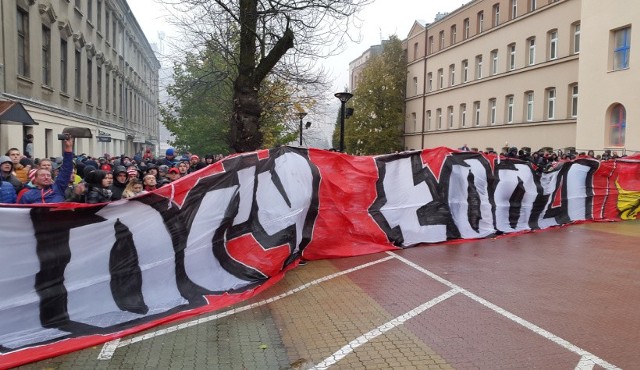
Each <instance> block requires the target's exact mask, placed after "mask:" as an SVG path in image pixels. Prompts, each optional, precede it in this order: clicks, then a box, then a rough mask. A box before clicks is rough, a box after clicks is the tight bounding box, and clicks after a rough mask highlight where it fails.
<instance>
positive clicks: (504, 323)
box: [21, 221, 640, 370]
mask: <svg viewBox="0 0 640 370" xmlns="http://www.w3.org/2000/svg"><path fill="white" fill-rule="evenodd" d="M638 236H640V221H627V222H618V223H587V224H580V225H572V226H568V227H562V228H556V229H551V230H546V231H541V232H535V233H528V234H523V235H518V236H510V237H502V238H496V239H483V240H477V241H469V242H464V243H460V244H444V245H430V246H423V247H417V248H411V249H406V250H402V251H398V252H394V253H391V254H387V253H380V254H376V255H368V256H360V257H353V258H344V259H335V260H323V261H312V262H309V263H308V264H307V265H306V266H301V267H298V268H296V269H294V270H292V271H290V272H289V273H287V275H286V277H285V278H284V279H283V280H282V281H280V282H279V283H278V284H276V285H275V286H274V287H272V288H271V289H269V290H268V291H266V292H264V293H263V294H261V295H259V296H257V297H254V298H252V299H251V300H249V301H247V302H243V303H241V304H239V305H237V306H236V307H243V306H246V305H248V304H251V303H258V302H261V301H263V300H264V299H266V298H269V297H274V296H277V295H279V294H283V293H285V292H288V291H290V290H292V289H294V288H297V287H300V286H302V285H304V284H307V283H309V282H313V281H314V280H316V279H319V278H323V277H326V276H329V275H332V274H337V273H341V272H345V271H350V272H348V273H345V274H342V275H339V276H336V277H333V278H332V279H329V280H326V281H323V282H319V283H317V284H315V283H314V284H311V285H309V286H308V287H306V288H305V289H303V290H300V291H299V292H296V293H295V294H292V295H288V296H286V297H283V298H281V299H279V300H276V301H275V302H272V303H269V304H264V305H260V306H258V307H255V308H253V309H250V310H244V311H241V312H238V313H235V314H233V315H229V316H226V317H222V318H219V319H216V320H211V321H208V322H206V323H202V324H199V325H194V326H191V327H188V328H185V329H182V330H177V331H173V332H170V333H167V334H163V335H157V336H154V337H152V338H150V339H146V340H141V341H137V342H135V343H131V344H128V345H124V346H122V347H119V348H117V349H116V350H115V352H114V353H113V356H112V357H111V358H110V359H108V360H98V355H99V353H100V351H101V350H102V346H97V347H93V348H88V349H85V350H82V351H78V352H74V353H71V354H67V355H64V356H59V357H56V358H51V359H47V360H44V361H40V362H36V363H33V364H29V365H26V366H22V367H21V368H23V369H159V368H162V369H239V370H244V369H310V368H313V367H314V366H316V365H319V364H328V365H329V366H328V367H329V368H332V369H391V368H392V369H534V368H539V369H584V370H587V369H604V368H616V367H617V368H624V369H633V368H637V367H638V365H637V364H639V363H640V351H638V350H637V349H638V343H640V311H638V309H637V307H640V247H638V242H637V240H638ZM382 259H386V260H384V261H381V260H382ZM376 261H378V263H375V264H372V265H370V266H368V267H364V268H360V269H355V270H354V271H351V270H349V269H354V268H358V267H359V266H362V265H363V264H365V263H370V262H376ZM430 274H433V275H430ZM425 304H426V305H425ZM209 315H211V314H209ZM205 316H206V315H205ZM201 317H204V316H201ZM194 319H197V318H191V319H189V320H186V321H190V320H194ZM175 324H176V323H171V324H168V325H165V326H163V327H164V328H166V327H169V326H173V325H175ZM163 327H159V328H154V329H151V330H149V331H147V333H152V332H155V331H157V330H159V329H161V328H163ZM365 333H366V334H365ZM141 334H142V333H140V334H137V335H135V336H134V337H138V336H139V335H141ZM123 339H129V338H123ZM348 344H350V345H348ZM589 356H593V357H589Z"/></svg>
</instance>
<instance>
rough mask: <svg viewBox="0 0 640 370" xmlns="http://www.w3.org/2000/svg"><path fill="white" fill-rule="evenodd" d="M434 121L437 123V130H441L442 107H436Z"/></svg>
mask: <svg viewBox="0 0 640 370" xmlns="http://www.w3.org/2000/svg"><path fill="white" fill-rule="evenodd" d="M436 122H437V125H438V130H442V109H440V108H438V109H436Z"/></svg>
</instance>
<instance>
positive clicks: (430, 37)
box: [429, 36, 433, 54]
mask: <svg viewBox="0 0 640 370" xmlns="http://www.w3.org/2000/svg"><path fill="white" fill-rule="evenodd" d="M431 53H433V36H429V54H431Z"/></svg>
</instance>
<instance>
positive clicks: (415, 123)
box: [411, 112, 418, 132]
mask: <svg viewBox="0 0 640 370" xmlns="http://www.w3.org/2000/svg"><path fill="white" fill-rule="evenodd" d="M411 125H412V127H413V132H418V118H417V117H416V113H415V112H412V113H411Z"/></svg>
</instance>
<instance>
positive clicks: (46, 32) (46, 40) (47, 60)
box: [42, 25, 51, 86]
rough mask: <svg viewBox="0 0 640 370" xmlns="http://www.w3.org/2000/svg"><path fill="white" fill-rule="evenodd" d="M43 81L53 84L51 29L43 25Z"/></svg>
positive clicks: (46, 83) (48, 84)
mask: <svg viewBox="0 0 640 370" xmlns="http://www.w3.org/2000/svg"><path fill="white" fill-rule="evenodd" d="M42 83H43V84H45V85H47V86H50V85H51V30H50V29H49V27H47V26H45V25H42Z"/></svg>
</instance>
